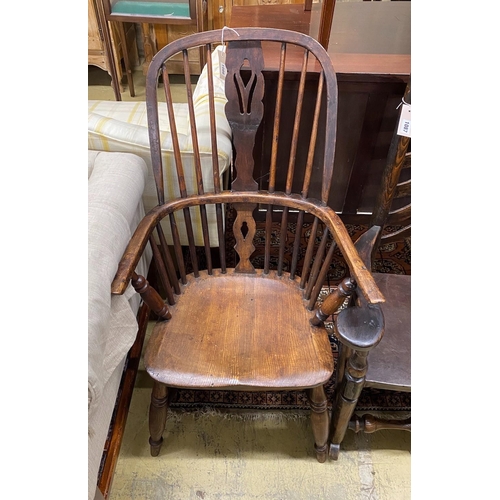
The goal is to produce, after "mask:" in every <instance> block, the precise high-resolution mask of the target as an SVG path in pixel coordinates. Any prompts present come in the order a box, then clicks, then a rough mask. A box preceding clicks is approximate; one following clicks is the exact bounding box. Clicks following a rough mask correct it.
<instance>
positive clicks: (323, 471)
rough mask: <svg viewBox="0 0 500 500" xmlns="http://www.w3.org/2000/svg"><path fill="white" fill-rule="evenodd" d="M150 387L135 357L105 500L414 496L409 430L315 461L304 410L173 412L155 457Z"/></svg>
mask: <svg viewBox="0 0 500 500" xmlns="http://www.w3.org/2000/svg"><path fill="white" fill-rule="evenodd" d="M152 326H153V323H151V324H150V326H149V328H148V332H147V333H146V339H145V341H146V342H147V340H148V338H149V335H150V332H151V328H152ZM151 387H152V383H151V379H150V377H149V376H148V375H147V373H146V372H145V370H144V365H143V362H142V360H141V363H140V365H139V372H138V375H137V379H136V383H135V388H134V392H133V396H132V402H131V406H130V410H129V414H128V419H127V424H126V427H125V432H124V436H123V442H122V447H121V450H120V455H119V458H118V462H117V465H116V469H115V474H114V478H113V483H112V485H111V492H110V495H109V497H108V500H157V499H158V500H160V499H162V500H163V499H169V500H190V499H193V500H198V499H205V500H212V499H217V500H232V499H242V500H247V499H248V500H264V499H276V500H310V499H328V500H409V499H410V498H411V494H410V472H411V467H410V466H411V434H410V433H408V432H404V431H379V432H377V433H374V434H367V435H363V434H359V435H358V434H355V433H354V432H350V431H349V432H348V434H347V436H346V438H345V440H344V442H343V444H342V450H341V453H340V457H339V459H338V460H337V461H327V462H326V463H324V464H320V463H318V462H317V461H316V458H315V454H314V450H313V442H314V439H313V435H312V429H311V423H310V419H309V412H304V411H300V412H298V411H282V412H276V411H265V412H257V411H233V412H229V411H224V412H222V411H212V412H208V411H205V412H203V411H189V412H187V411H181V410H174V411H171V412H169V417H168V420H167V425H166V429H165V432H164V435H163V436H164V443H163V447H162V450H161V452H160V455H159V456H158V457H152V456H151V455H150V452H149V443H148V439H149V429H148V412H149V402H150V396H151Z"/></svg>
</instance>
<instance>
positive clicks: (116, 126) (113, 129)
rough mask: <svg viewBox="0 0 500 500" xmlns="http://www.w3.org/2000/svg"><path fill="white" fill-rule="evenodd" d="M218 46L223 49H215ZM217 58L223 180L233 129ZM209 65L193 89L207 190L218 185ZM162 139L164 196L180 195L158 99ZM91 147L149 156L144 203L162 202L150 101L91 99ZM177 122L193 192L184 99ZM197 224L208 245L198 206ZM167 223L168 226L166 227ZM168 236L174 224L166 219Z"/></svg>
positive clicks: (212, 229) (198, 236) (198, 237)
mask: <svg viewBox="0 0 500 500" xmlns="http://www.w3.org/2000/svg"><path fill="white" fill-rule="evenodd" d="M216 50H218V49H216ZM213 59H214V87H215V94H216V96H215V110H216V128H217V151H218V158H219V172H220V175H221V183H222V182H223V181H222V177H223V174H224V172H226V171H227V170H228V169H229V166H230V163H231V154H232V146H231V129H230V127H229V123H228V122H227V119H226V115H225V113H224V106H225V104H226V98H225V95H224V81H223V79H221V78H220V73H219V68H218V63H216V61H217V58H215V57H214V58H213ZM206 80H207V75H206V68H204V70H203V72H202V74H201V75H200V78H199V81H198V84H197V86H196V89H195V92H194V95H193V97H194V108H195V120H196V129H197V132H198V143H199V149H200V156H201V166H202V172H203V182H204V190H205V192H210V191H213V189H214V183H213V177H212V146H211V139H210V119H209V112H208V94H207V91H208V83H207V81H206ZM158 108H159V121H160V139H161V145H162V161H163V169H164V184H165V198H166V200H167V201H168V200H170V199H173V198H176V197H178V196H179V194H180V193H179V186H178V182H177V176H176V174H175V161H174V153H173V147H172V137H171V134H170V125H169V120H168V113H167V110H166V106H165V103H159V104H158ZM88 112H89V113H88V148H89V150H96V151H115V152H129V153H134V154H136V155H138V156H140V157H141V158H143V159H144V161H145V162H146V165H147V166H148V178H147V181H146V187H145V189H144V194H143V202H144V208H145V210H146V212H147V211H149V210H150V209H151V208H153V207H155V206H156V205H157V203H158V199H157V194H156V185H155V181H154V176H153V169H152V163H151V155H150V148H149V136H148V128H147V114H146V103H145V102H142V101H141V102H126V101H92V100H89V101H88ZM174 115H175V122H176V127H177V132H178V138H179V146H180V150H181V158H182V166H183V168H184V174H185V180H186V187H187V191H188V194H195V190H196V186H197V183H196V175H195V165H194V155H193V146H192V138H191V132H190V121H189V116H188V107H187V104H185V103H174ZM210 208H211V207H207V213H208V222H209V236H210V244H211V246H218V237H217V225H216V219H215V210H210ZM191 217H192V219H193V223H194V229H195V243H196V244H197V245H203V236H202V230H201V218H200V215H199V209H192V215H191ZM178 224H179V230H180V236H181V242H182V244H187V236H186V234H185V228H184V221H183V217H182V216H181V215H179V218H178ZM167 226H168V227H167ZM164 229H165V232H166V233H167V237H168V239H170V237H169V234H170V230H169V224H168V225H167V224H164Z"/></svg>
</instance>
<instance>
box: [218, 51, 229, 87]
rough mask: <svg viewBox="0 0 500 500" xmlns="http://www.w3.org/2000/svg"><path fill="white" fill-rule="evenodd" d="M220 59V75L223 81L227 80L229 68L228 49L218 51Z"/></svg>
mask: <svg viewBox="0 0 500 500" xmlns="http://www.w3.org/2000/svg"><path fill="white" fill-rule="evenodd" d="M217 55H218V57H219V73H220V76H221V78H222V79H224V78H226V75H227V67H226V47H225V46H224V47H223V49H222V50H218V51H217Z"/></svg>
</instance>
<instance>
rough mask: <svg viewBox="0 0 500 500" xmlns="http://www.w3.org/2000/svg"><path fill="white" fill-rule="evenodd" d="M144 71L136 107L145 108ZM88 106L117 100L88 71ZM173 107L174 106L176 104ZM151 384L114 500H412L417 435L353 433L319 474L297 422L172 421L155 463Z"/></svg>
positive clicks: (97, 73)
mask: <svg viewBox="0 0 500 500" xmlns="http://www.w3.org/2000/svg"><path fill="white" fill-rule="evenodd" d="M144 82H145V78H144V76H143V75H142V70H137V71H135V72H134V85H135V89H136V97H134V98H131V97H130V94H129V93H128V89H127V86H126V84H125V85H124V92H123V93H122V99H123V100H124V101H130V100H139V101H140V100H145V92H144ZM88 88H89V99H104V100H113V101H114V100H115V98H114V94H113V90H112V88H111V86H110V78H109V76H108V75H107V73H106V72H104V71H102V70H100V69H98V68H94V67H91V66H89V87H88ZM174 99H175V98H174ZM150 387H151V383H150V381H149V377H148V376H147V374H146V373H145V372H144V371H142V370H140V371H139V374H138V377H137V381H136V386H135V389H134V394H133V397H132V402H131V407H130V412H129V415H128V420H127V425H126V428H125V433H124V439H123V443H122V448H121V451H120V456H119V458H118V462H117V465H116V470H115V475H114V479H113V483H112V486H111V492H110V496H109V497H108V498H109V500H153V499H172V500H188V499H195V500H198V499H205V500H212V499H217V500H225V499H227V500H229V499H243V500H246V499H248V500H250V499H252V500H253V499H279V500H288V499H297V500H299V499H300V500H309V499H329V500H336V499H338V500H407V499H410V498H411V495H410V473H411V453H410V451H411V445H410V443H411V435H410V433H407V432H403V431H379V432H378V433H374V434H371V435H356V434H354V433H353V432H350V431H349V432H348V434H347V436H346V438H345V440H344V443H343V445H342V450H341V453H340V457H339V460H338V461H336V462H334V461H328V462H327V463H325V464H319V463H318V462H317V461H316V459H315V457H314V451H313V437H312V431H311V426H310V420H309V416H308V414H306V413H300V412H293V413H291V412H282V413H275V412H261V413H251V412H250V413H249V412H245V413H241V412H240V413H231V414H228V413H224V414H220V413H219V414H208V413H200V412H196V413H186V412H179V411H176V412H171V413H170V415H169V419H168V421H167V427H166V431H165V433H164V439H165V441H164V445H163V448H162V451H161V453H160V456H159V457H151V455H150V453H149V444H148V438H149V432H148V410H149V398H150Z"/></svg>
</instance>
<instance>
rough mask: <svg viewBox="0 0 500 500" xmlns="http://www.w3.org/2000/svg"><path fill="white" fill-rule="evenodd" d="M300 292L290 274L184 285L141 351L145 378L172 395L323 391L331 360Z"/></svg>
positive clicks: (232, 276)
mask: <svg viewBox="0 0 500 500" xmlns="http://www.w3.org/2000/svg"><path fill="white" fill-rule="evenodd" d="M302 294H303V290H301V289H300V288H299V282H298V281H297V280H291V279H290V278H289V275H288V274H285V273H284V274H283V276H282V277H278V276H277V275H276V273H274V272H270V273H269V274H268V275H264V274H263V273H262V272H261V271H257V272H256V274H253V275H248V274H245V275H243V274H238V273H235V272H234V270H232V269H231V270H228V271H227V273H226V274H222V273H221V272H220V271H219V270H217V271H214V275H213V276H209V275H208V274H207V273H201V272H200V277H198V278H194V277H193V276H190V277H188V283H187V285H185V286H184V287H183V291H182V294H181V295H180V296H179V297H178V300H177V303H176V304H175V305H174V306H171V307H170V312H171V313H172V318H171V319H170V320H168V321H164V322H160V323H157V324H156V326H155V328H154V330H153V332H152V334H151V338H150V340H149V343H148V346H147V348H146V351H145V355H144V361H145V366H146V369H147V371H148V373H149V374H150V376H151V377H152V378H153V379H155V380H157V381H158V382H162V383H164V384H165V385H167V386H170V387H179V388H193V389H207V388H225V389H245V390H262V389H266V388H267V389H271V388H273V389H276V390H289V389H301V388H307V387H315V386H318V385H321V384H324V383H325V382H326V381H328V380H329V378H330V377H331V375H332V373H333V367H334V364H333V355H332V351H331V346H330V343H329V340H328V335H327V333H326V330H325V329H324V328H318V327H313V326H311V324H310V323H309V320H310V319H311V318H312V316H313V312H312V311H309V310H308V309H307V308H306V305H307V301H305V300H303V298H302Z"/></svg>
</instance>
